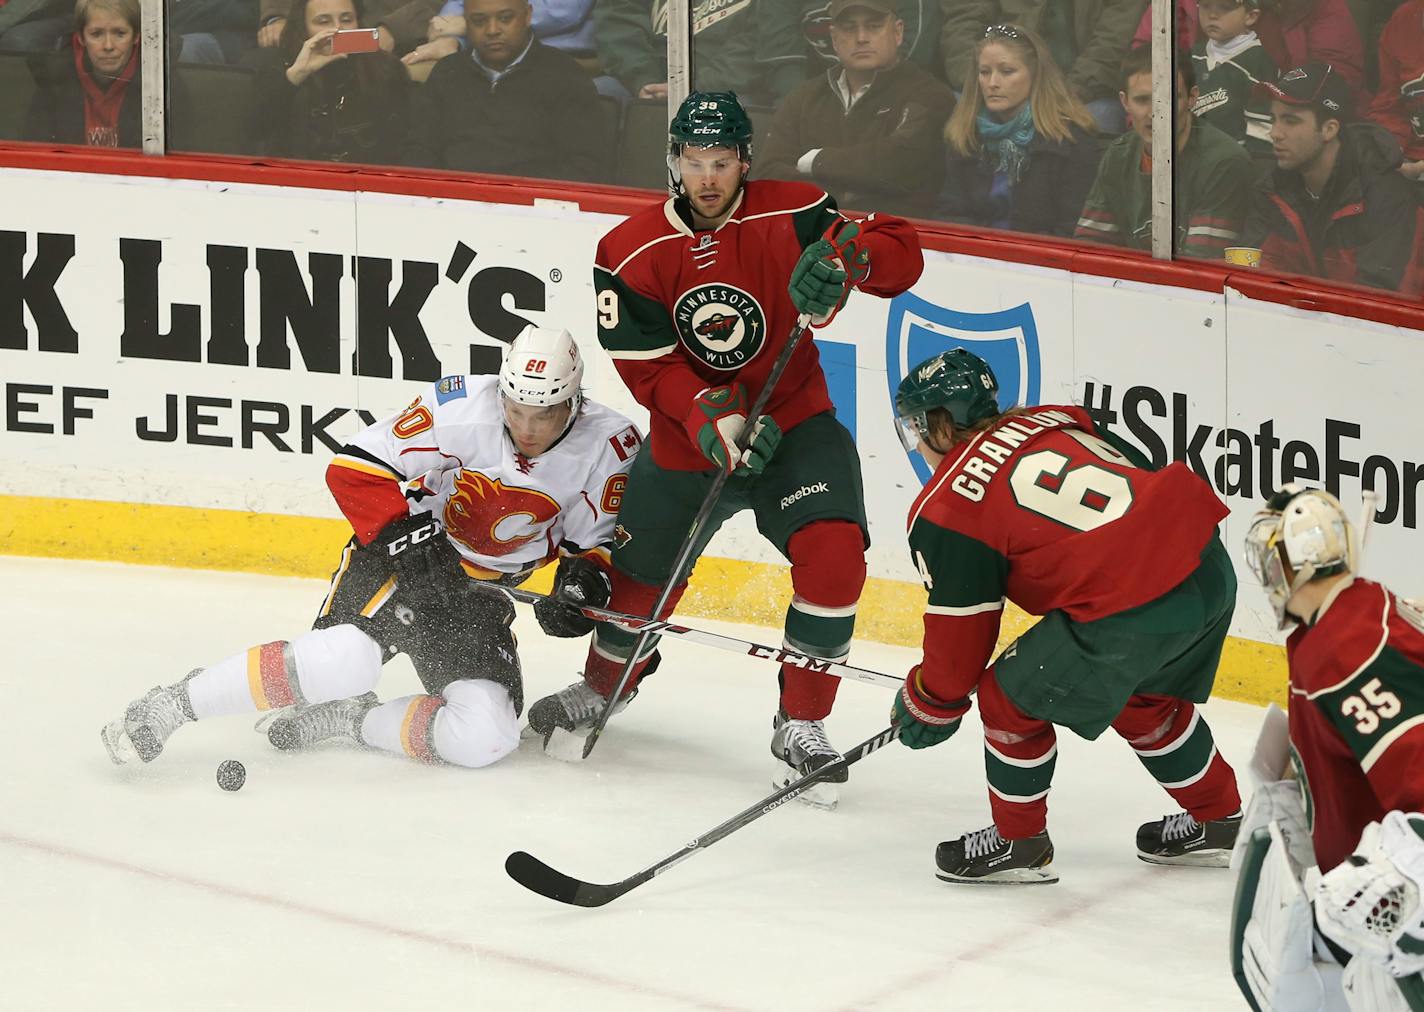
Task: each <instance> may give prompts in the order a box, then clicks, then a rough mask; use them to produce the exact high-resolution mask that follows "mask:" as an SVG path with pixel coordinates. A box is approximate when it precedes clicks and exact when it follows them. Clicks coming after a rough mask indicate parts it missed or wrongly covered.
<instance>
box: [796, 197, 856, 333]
mask: <svg viewBox="0 0 1424 1012" xmlns="http://www.w3.org/2000/svg"><path fill="white" fill-rule="evenodd" d="M869 276H870V250H868V249H866V247H865V240H864V239H863V238H862V237H861V230H860V225H859V224H857V223H856V222H853V221H851V220H850V219H849V218H842V217H839V216H837V217H836V219H835V220H834V221H832V222H831V226H830V227H829V228H828V229H826V234H825V235H823V236H822V237H821V238H820V239H818V240H816V241H815V242H813V243H812V244H811V245H809V246H807V247H806V249H805V250H804V251H803V252H802V253H801V259H800V260H798V261H797V263H796V266H795V267H794V268H793V269H792V271H791V283H790V285H788V290H789V291H790V293H791V302H792V305H794V306H795V307H796V308H797V310H799V311H800V312H803V313H809V314H810V316H811V323H812V325H813V326H816V327H824V326H825V325H826V324H828V323H830V322H831V320H832V319H834V318H835V315H836V313H838V312H840V309H841V307H842V306H844V305H845V301H846V299H847V298H849V297H850V290H851V289H852V288H854V287H855V286H856V285H858V284H860V283H861V282H862V281H864V280H865V279H866V278H867V277H869Z"/></svg>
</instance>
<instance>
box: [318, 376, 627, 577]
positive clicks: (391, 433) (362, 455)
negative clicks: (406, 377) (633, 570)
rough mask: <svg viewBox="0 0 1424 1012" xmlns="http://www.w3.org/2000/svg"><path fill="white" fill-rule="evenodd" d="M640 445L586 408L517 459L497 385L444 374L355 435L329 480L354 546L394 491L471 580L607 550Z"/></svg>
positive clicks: (385, 517)
mask: <svg viewBox="0 0 1424 1012" xmlns="http://www.w3.org/2000/svg"><path fill="white" fill-rule="evenodd" d="M642 438H643V437H642V434H641V433H640V432H639V431H638V429H637V427H636V426H634V425H633V423H632V422H631V421H629V420H628V419H627V418H625V417H624V416H623V415H620V414H619V413H618V412H616V411H613V410H611V409H610V408H606V407H604V406H603V405H601V404H597V403H595V402H593V401H591V400H588V399H585V400H584V402H583V406H582V409H581V410H580V411H579V415H578V417H577V418H576V419H575V420H574V424H573V425H572V427H570V428H569V430H568V431H567V432H565V433H564V435H563V437H562V438H560V439H559V441H558V442H556V443H555V444H554V445H553V446H552V447H551V448H550V449H548V450H547V451H545V452H544V453H542V454H540V455H539V456H537V457H532V458H531V457H526V456H524V455H523V454H522V453H520V452H519V451H518V450H517V449H516V448H515V446H514V443H513V441H511V439H510V437H509V433H508V432H507V431H506V430H505V425H504V410H503V408H502V407H501V405H500V394H499V388H498V378H497V377H495V376H447V377H445V378H444V379H442V380H440V381H439V382H437V383H435V384H433V385H432V386H431V387H429V388H428V389H427V390H426V391H425V392H424V393H422V394H421V395H420V396H419V397H417V398H416V399H415V400H414V401H413V402H412V403H411V404H410V406H409V407H407V408H406V409H405V410H404V411H402V412H401V413H400V414H398V415H395V416H394V417H392V418H387V419H385V420H383V421H381V422H378V423H376V424H375V425H372V426H370V427H369V428H367V429H365V430H364V431H362V432H361V433H360V434H358V435H357V436H355V437H354V438H353V439H352V440H351V442H350V443H349V444H347V445H346V446H345V447H343V448H342V452H341V453H340V454H338V455H337V457H336V458H335V459H334V460H333V461H332V465H331V468H330V469H329V470H328V483H329V484H330V485H331V488H332V491H333V493H334V494H335V495H336V498H337V501H338V503H340V505H341V507H342V510H343V512H345V513H346V515H347V517H348V518H349V519H351V521H352V526H353V527H355V528H356V533H357V535H358V537H360V538H361V540H362V541H368V540H370V538H371V537H373V536H374V535H375V533H376V531H377V530H379V528H380V527H383V526H385V524H386V523H389V522H390V520H391V519H393V518H396V517H398V516H399V515H400V514H399V511H398V508H397V511H396V512H395V514H394V516H392V514H391V513H390V512H388V511H389V510H390V509H391V508H392V504H393V502H394V500H392V499H391V498H390V494H391V492H393V491H395V488H396V487H398V488H399V490H400V492H401V493H402V494H403V495H404V498H405V499H406V500H407V501H408V504H409V506H408V508H409V512H411V513H418V512H431V513H434V514H435V515H436V516H438V517H440V519H441V522H442V523H443V524H444V525H445V530H446V533H447V534H448V535H449V538H450V540H451V542H452V543H453V544H454V545H455V546H456V547H457V548H458V549H459V550H460V553H461V555H462V556H463V557H464V559H465V561H466V568H467V569H469V570H470V572H471V575H474V576H483V577H485V578H491V577H494V576H496V575H501V574H515V575H517V574H522V573H527V572H529V571H531V570H533V569H536V568H538V567H539V566H542V565H544V564H545V563H548V562H550V561H552V560H553V559H554V558H555V557H556V556H557V555H559V554H560V551H561V550H562V551H563V553H564V554H578V553H583V552H588V551H591V550H598V549H603V550H606V547H607V545H608V544H609V543H610V542H611V541H612V540H613V527H614V524H615V523H616V521H617V515H618V507H619V506H620V505H621V502H622V498H623V489H624V486H625V485H626V483H627V477H628V468H629V467H630V466H632V463H633V458H634V456H635V455H636V454H637V452H638V447H639V445H640V444H641V442H642ZM351 471H355V472H359V474H350V472H351ZM343 472H345V473H344V474H343ZM352 479H354V480H352ZM373 479H385V480H384V481H380V480H377V481H373ZM390 482H394V483H398V485H395V486H393V485H391V484H389V483H390ZM358 499H360V500H364V501H355V500H358ZM363 524H364V525H365V526H366V527H367V530H366V531H363V529H362V528H363Z"/></svg>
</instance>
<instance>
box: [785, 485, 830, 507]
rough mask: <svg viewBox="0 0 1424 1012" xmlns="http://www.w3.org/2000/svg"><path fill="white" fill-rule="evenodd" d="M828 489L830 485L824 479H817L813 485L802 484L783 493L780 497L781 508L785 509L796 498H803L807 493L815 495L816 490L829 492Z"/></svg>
mask: <svg viewBox="0 0 1424 1012" xmlns="http://www.w3.org/2000/svg"><path fill="white" fill-rule="evenodd" d="M830 490H831V487H830V486H829V485H828V484H826V483H825V482H824V481H818V482H816V484H814V485H802V486H801V487H800V488H798V489H797V490H796V491H795V492H792V493H791V494H790V495H784V496H782V497H781V508H782V509H786V507H788V506H790V505H791V504H792V503H794V502H796V501H797V500H798V499H804V498H806V496H808V495H815V494H817V493H818V492H829V491H830Z"/></svg>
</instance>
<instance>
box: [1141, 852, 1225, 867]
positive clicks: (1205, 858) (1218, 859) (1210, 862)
mask: <svg viewBox="0 0 1424 1012" xmlns="http://www.w3.org/2000/svg"><path fill="white" fill-rule="evenodd" d="M1137 859H1138V860H1139V861H1145V862H1147V863H1148V864H1158V865H1163V866H1173V867H1178V868H1226V867H1228V866H1229V865H1230V864H1231V851H1229V850H1196V851H1192V852H1190V853H1187V854H1179V855H1177V856H1175V857H1163V856H1161V855H1159V854H1144V853H1143V852H1142V851H1140V850H1139V851H1138V852H1137Z"/></svg>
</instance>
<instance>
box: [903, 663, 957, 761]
mask: <svg viewBox="0 0 1424 1012" xmlns="http://www.w3.org/2000/svg"><path fill="white" fill-rule="evenodd" d="M968 712H969V700H968V699H958V700H955V701H953V702H948V703H947V702H945V701H944V700H942V699H936V698H935V697H934V696H931V695H930V694H929V693H928V692H926V691H925V688H924V685H923V684H922V683H921V682H920V666H919V665H918V664H917V665H915V667H914V668H912V669H911V671H910V675H909V677H908V678H906V679H905V684H904V685H903V686H901V687H900V691H899V692H898V693H896V694H895V703H894V705H893V706H892V707H891V708H890V722H891V723H892V724H898V725H900V741H901V742H902V743H903V744H905V745H908V746H909V747H910V748H929V747H930V746H931V745H938V744H939V743H940V742H942V741H945V740H947V739H948V738H949V737H950V736H951V735H953V734H954V732H955V731H958V730H959V719H960V718H961V717H963V716H964V715H965V714H966V713H968Z"/></svg>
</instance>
